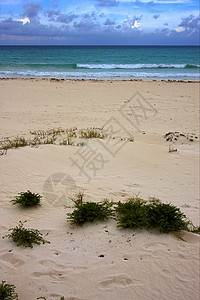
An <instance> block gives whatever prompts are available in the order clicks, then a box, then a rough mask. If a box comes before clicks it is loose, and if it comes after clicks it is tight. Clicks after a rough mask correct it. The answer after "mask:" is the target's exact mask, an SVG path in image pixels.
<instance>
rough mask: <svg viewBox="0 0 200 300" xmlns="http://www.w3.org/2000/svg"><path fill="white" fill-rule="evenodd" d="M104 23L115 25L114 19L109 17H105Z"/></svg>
mask: <svg viewBox="0 0 200 300" xmlns="http://www.w3.org/2000/svg"><path fill="white" fill-rule="evenodd" d="M104 25H115V21H112V20H110V19H107V20H106V21H105V23H104Z"/></svg>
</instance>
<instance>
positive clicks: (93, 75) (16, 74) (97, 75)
mask: <svg viewBox="0 0 200 300" xmlns="http://www.w3.org/2000/svg"><path fill="white" fill-rule="evenodd" d="M0 78H65V79H73V78H74V79H79V78H80V79H82V78H83V79H112V78H113V79H114V78H116V79H127V78H141V79H145V78H147V79H148V78H149V79H177V80H178V79H199V73H189V72H182V73H177V72H176V73H170V72H169V73H166V72H154V73H152V72H131V71H129V72H126V71H124V72H122V71H119V72H117V71H113V72H112V71H106V72H103V71H102V72H92V71H91V72H79V71H72V72H53V71H52V72H51V71H49V72H38V71H34V70H26V71H0Z"/></svg>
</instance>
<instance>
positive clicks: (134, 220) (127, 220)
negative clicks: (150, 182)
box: [115, 197, 148, 229]
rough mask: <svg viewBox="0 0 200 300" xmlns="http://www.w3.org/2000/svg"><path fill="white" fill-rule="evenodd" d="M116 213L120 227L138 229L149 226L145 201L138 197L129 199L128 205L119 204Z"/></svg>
mask: <svg viewBox="0 0 200 300" xmlns="http://www.w3.org/2000/svg"><path fill="white" fill-rule="evenodd" d="M115 211H116V213H117V223H118V227H123V228H135V229H136V228H144V227H147V226H148V220H147V210H146V205H145V201H144V200H142V199H140V198H138V197H132V198H129V199H128V202H126V203H121V202H118V204H117V207H116V208H115Z"/></svg>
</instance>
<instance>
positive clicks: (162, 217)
mask: <svg viewBox="0 0 200 300" xmlns="http://www.w3.org/2000/svg"><path fill="white" fill-rule="evenodd" d="M115 210H116V213H117V222H118V226H119V227H123V228H135V229H136V228H156V229H157V230H158V231H160V232H163V233H169V232H175V231H180V230H189V229H188V226H189V224H190V223H189V222H188V221H187V219H186V216H185V215H184V214H183V213H182V212H181V211H180V209H179V208H178V207H176V206H174V205H172V204H164V203H161V202H160V200H158V199H155V198H152V199H150V201H149V202H145V201H144V200H142V199H139V198H138V197H136V198H134V197H133V198H130V199H129V201H128V202H126V203H121V202H119V203H118V204H117V207H116V209H115Z"/></svg>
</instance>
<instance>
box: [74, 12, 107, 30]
mask: <svg viewBox="0 0 200 300" xmlns="http://www.w3.org/2000/svg"><path fill="white" fill-rule="evenodd" d="M73 26H74V29H75V30H78V32H82V33H84V32H85V33H86V32H91V31H95V30H97V28H98V30H100V29H101V27H100V24H98V23H95V22H94V20H93V17H91V16H90V15H88V14H86V15H84V16H83V17H82V19H81V20H80V22H79V23H78V22H74V23H73Z"/></svg>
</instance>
